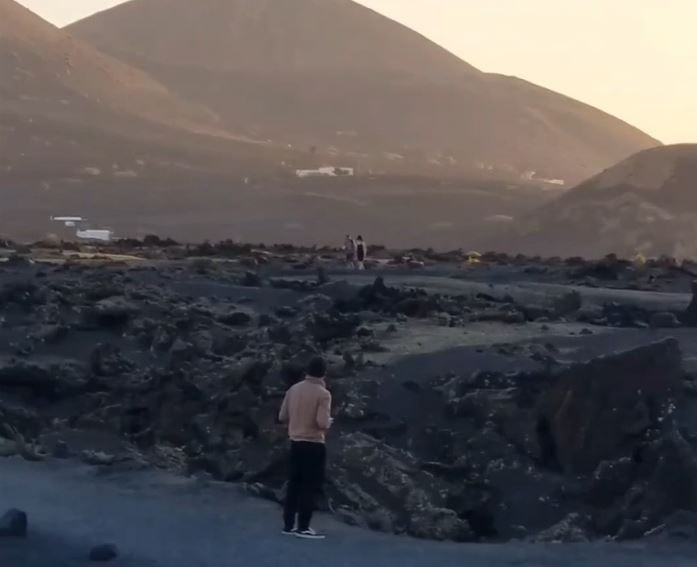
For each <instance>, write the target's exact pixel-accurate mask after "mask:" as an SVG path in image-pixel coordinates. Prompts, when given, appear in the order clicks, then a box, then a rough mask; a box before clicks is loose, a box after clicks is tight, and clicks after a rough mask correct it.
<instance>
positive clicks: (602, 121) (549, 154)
mask: <svg viewBox="0 0 697 567" xmlns="http://www.w3.org/2000/svg"><path fill="white" fill-rule="evenodd" d="M463 24H464V25H466V22H464V23H463ZM68 29H69V31H70V32H71V33H72V34H75V35H76V36H78V37H80V38H82V39H84V40H86V41H87V42H89V43H91V44H93V45H95V46H97V47H98V48H99V49H101V50H103V51H105V52H108V53H110V54H112V55H114V56H115V57H118V58H120V59H122V60H124V61H126V62H128V63H129V64H131V65H133V66H136V67H139V68H141V69H143V70H144V71H146V72H148V73H149V74H150V75H152V76H153V77H155V78H156V79H157V80H159V81H160V82H162V83H164V84H165V85H167V87H168V88H169V89H170V90H171V91H172V92H175V93H176V94H178V95H179V96H180V97H182V98H185V99H187V100H189V101H191V102H193V103H196V104H198V105H201V106H205V107H207V108H208V109H210V110H211V111H212V112H214V113H215V114H216V115H218V116H219V117H220V119H221V121H222V123H223V124H224V125H225V127H226V128H227V129H229V130H231V131H234V132H237V133H238V134H240V135H245V136H249V137H253V138H262V139H268V140H271V141H273V142H275V143H278V144H283V145H287V144H290V145H292V146H294V147H298V148H300V149H302V150H303V151H309V153H314V152H315V151H324V152H327V153H330V154H332V153H333V154H335V155H337V156H339V155H340V156H341V157H340V158H339V157H337V161H341V162H342V164H344V165H349V164H350V165H355V166H358V167H359V168H361V169H363V170H372V171H391V172H395V171H400V172H405V173H416V172H418V173H429V174H431V173H433V174H438V175H448V174H458V175H459V174H462V173H468V174H471V173H473V172H477V171H486V172H489V173H491V172H493V173H495V174H499V175H502V176H507V177H513V178H516V177H517V178H519V177H520V176H524V177H527V178H530V177H533V176H536V177H538V178H547V179H552V178H554V179H564V180H566V181H567V182H578V181H580V180H582V179H584V178H586V177H588V176H589V175H592V174H595V173H597V172H598V171H600V170H602V169H603V168H605V167H607V166H609V165H611V164H613V163H615V162H617V161H618V160H620V159H624V158H625V157H627V156H629V155H631V154H633V153H635V152H637V151H639V150H642V149H645V148H649V147H654V146H656V145H658V142H657V141H656V140H654V139H652V138H651V137H649V136H647V135H646V134H644V133H642V132H640V131H639V130H637V129H636V128H633V127H631V126H629V125H628V124H626V123H624V122H622V121H620V120H618V119H616V118H614V117H612V116H609V115H608V114H605V113H604V112H601V111H600V110H597V109H595V108H592V107H590V106H588V105H586V104H583V103H580V102H578V101H575V100H572V99H570V98H567V97H565V96H562V95H559V94H556V93H554V92H551V91H549V90H546V89H544V88H541V87H537V86H535V85H532V84H530V83H527V82H525V81H523V80H520V79H517V78H514V77H505V76H501V75H496V74H489V73H483V72H481V71H479V70H477V69H476V68H474V67H472V66H471V65H469V64H467V63H465V62H464V61H462V60H460V59H459V58H457V57H456V56H454V55H453V54H451V53H449V52H448V51H446V50H445V49H442V48H441V47H439V46H437V45H436V44H434V43H433V42H431V41H429V40H428V39H426V38H425V37H423V36H421V35H419V34H418V33H416V32H413V31H411V30H409V29H408V28H406V27H404V26H402V25H400V24H398V23H396V22H394V21H391V20H390V19H388V18H386V17H383V16H381V15H379V14H377V13H376V12H374V11H372V10H370V9H368V8H365V7H363V6H361V5H360V4H357V3H356V2H353V1H351V0H196V1H195V2H194V1H191V0H133V1H130V2H126V3H125V4H122V5H119V6H117V7H115V8H112V9H110V10H107V11H105V12H102V13H99V14H96V15H94V16H91V17H89V18H87V19H85V20H83V21H80V22H77V23H75V24H74V25H72V26H70V27H69V28H68ZM463 33H466V30H463Z"/></svg>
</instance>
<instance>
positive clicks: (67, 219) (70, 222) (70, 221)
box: [51, 217, 85, 228]
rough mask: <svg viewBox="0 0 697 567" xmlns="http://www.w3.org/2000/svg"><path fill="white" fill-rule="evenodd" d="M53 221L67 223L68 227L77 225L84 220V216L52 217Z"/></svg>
mask: <svg viewBox="0 0 697 567" xmlns="http://www.w3.org/2000/svg"><path fill="white" fill-rule="evenodd" d="M51 220H52V221H55V222H62V223H65V226H67V227H71V228H72V227H75V226H77V225H78V223H81V222H84V220H85V219H83V218H82V217H51Z"/></svg>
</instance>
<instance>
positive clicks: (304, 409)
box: [278, 376, 332, 443]
mask: <svg viewBox="0 0 697 567" xmlns="http://www.w3.org/2000/svg"><path fill="white" fill-rule="evenodd" d="M331 409H332V395H331V394H330V393H329V390H327V387H326V386H325V383H324V380H323V379H321V378H312V377H310V376H308V377H306V378H305V380H303V381H302V382H298V383H297V384H295V385H294V386H293V387H291V388H290V390H288V392H286V397H285V398H284V399H283V404H282V405H281V411H280V412H279V414H278V418H279V420H280V421H281V422H282V423H287V424H288V436H289V437H290V439H291V441H308V442H310V443H324V442H325V436H326V433H327V431H329V428H330V427H331V425H332V418H331Z"/></svg>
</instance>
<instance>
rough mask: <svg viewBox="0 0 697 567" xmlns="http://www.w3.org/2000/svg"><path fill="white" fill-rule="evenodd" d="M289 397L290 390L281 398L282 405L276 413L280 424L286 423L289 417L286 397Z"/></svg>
mask: <svg viewBox="0 0 697 567" xmlns="http://www.w3.org/2000/svg"><path fill="white" fill-rule="evenodd" d="M289 396H290V390H289V391H287V392H286V395H285V397H284V398H283V403H282V404H281V411H279V412H278V421H280V422H281V423H288V421H289V420H290V416H289V415H288V397H289Z"/></svg>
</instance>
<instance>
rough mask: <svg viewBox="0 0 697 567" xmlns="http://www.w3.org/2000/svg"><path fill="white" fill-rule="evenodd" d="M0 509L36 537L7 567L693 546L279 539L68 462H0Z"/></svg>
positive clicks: (543, 559)
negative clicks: (11, 511) (19, 518)
mask: <svg viewBox="0 0 697 567" xmlns="http://www.w3.org/2000/svg"><path fill="white" fill-rule="evenodd" d="M0 506H1V507H2V508H8V507H11V506H15V507H19V508H21V509H24V510H26V511H27V512H28V513H29V515H30V537H29V539H27V540H26V541H11V540H6V539H0V564H1V565H3V566H5V565H8V566H12V567H73V566H79V565H85V564H87V563H88V562H87V561H86V554H87V553H88V551H89V549H90V548H91V546H93V545H95V544H100V543H105V542H113V543H116V544H118V546H119V548H120V549H121V551H122V556H121V558H120V559H119V560H117V561H116V562H114V563H113V564H114V565H116V566H122V567H221V566H223V565H225V566H231V567H232V566H236V565H239V566H246V565H249V566H254V567H286V566H287V567H291V566H292V567H296V566H298V565H332V567H356V566H366V567H373V566H374V567H390V566H393V565H399V566H400V567H428V566H433V565H437V566H438V567H451V566H452V567H463V566H467V567H499V566H529V567H545V566H551V565H560V566H561V565H563V566H567V567H576V566H581V565H584V566H586V565H587V566H593V567H598V566H602V567H642V566H647V567H648V566H651V567H654V566H662V565H671V567H681V566H683V565H684V566H688V565H694V556H695V553H697V549H696V548H694V547H678V546H670V547H652V546H648V545H647V544H629V545H614V544H593V545H573V546H560V545H551V546H535V545H526V544H507V545H457V544H450V543H444V544H439V543H434V542H423V541H417V540H413V539H408V538H401V537H394V536H386V535H381V534H376V533H370V532H365V531H362V530H358V529H355V528H350V527H347V526H344V525H342V524H338V523H336V522H334V521H333V520H331V519H330V518H326V517H323V518H320V519H319V521H318V525H319V527H321V528H323V529H325V530H326V531H327V532H328V533H329V535H330V538H329V539H327V540H326V541H323V542H307V541H301V540H296V539H293V538H285V537H283V536H281V535H280V534H279V533H278V523H279V512H278V510H277V509H276V507H275V506H274V505H272V504H270V503H267V502H263V501H260V500H256V499H253V498H251V497H248V496H246V495H244V494H242V493H241V492H240V491H239V489H238V488H236V487H232V486H223V485H218V484H208V483H205V482H202V481H196V480H186V479H179V478H176V477H172V476H170V475H166V474H162V473H157V472H152V471H149V472H147V471H146V472H133V471H130V472H128V471H121V472H116V471H114V470H111V471H107V472H101V473H100V472H99V471H98V470H97V469H93V468H89V467H84V466H81V465H77V464H73V463H70V462H51V463H39V464H35V463H26V462H23V461H19V460H15V459H5V460H2V461H0Z"/></svg>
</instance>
